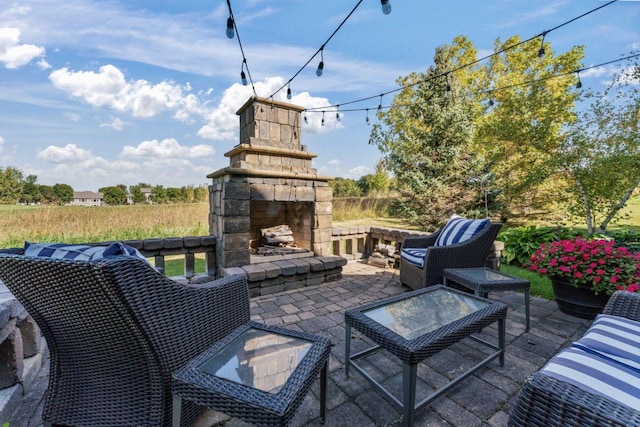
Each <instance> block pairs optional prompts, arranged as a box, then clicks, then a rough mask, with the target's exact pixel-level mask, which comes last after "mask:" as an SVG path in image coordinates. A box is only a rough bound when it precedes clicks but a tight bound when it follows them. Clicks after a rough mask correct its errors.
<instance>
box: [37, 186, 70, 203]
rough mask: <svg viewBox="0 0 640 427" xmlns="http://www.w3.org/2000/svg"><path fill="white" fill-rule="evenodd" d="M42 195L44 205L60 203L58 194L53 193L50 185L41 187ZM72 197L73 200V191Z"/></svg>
mask: <svg viewBox="0 0 640 427" xmlns="http://www.w3.org/2000/svg"><path fill="white" fill-rule="evenodd" d="M65 185H66V184H65ZM69 188H71V187H69ZM40 195H41V197H42V202H43V203H49V204H55V203H59V201H58V196H57V195H56V192H55V191H53V187H52V186H50V185H41V186H40ZM71 197H72V198H73V190H72V191H71ZM69 201H71V199H69ZM67 203H68V202H67Z"/></svg>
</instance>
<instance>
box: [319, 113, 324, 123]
mask: <svg viewBox="0 0 640 427" xmlns="http://www.w3.org/2000/svg"><path fill="white" fill-rule="evenodd" d="M320 125H321V126H324V111H323V112H322V121H321V122H320Z"/></svg>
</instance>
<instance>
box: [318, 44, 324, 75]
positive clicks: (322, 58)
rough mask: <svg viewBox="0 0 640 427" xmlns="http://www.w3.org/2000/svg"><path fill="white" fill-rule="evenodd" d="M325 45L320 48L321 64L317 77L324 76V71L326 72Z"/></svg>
mask: <svg viewBox="0 0 640 427" xmlns="http://www.w3.org/2000/svg"><path fill="white" fill-rule="evenodd" d="M323 52H324V45H323V46H322V47H321V48H320V63H319V64H318V68H317V69H316V76H318V77H320V76H322V70H324V53H323Z"/></svg>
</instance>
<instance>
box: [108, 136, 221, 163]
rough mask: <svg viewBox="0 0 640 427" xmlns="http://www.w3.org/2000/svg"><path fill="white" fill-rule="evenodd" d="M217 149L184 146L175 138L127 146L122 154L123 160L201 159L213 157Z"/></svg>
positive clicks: (207, 146)
mask: <svg viewBox="0 0 640 427" xmlns="http://www.w3.org/2000/svg"><path fill="white" fill-rule="evenodd" d="M214 153H215V149H214V148H213V147H212V146H210V145H196V146H194V147H186V146H182V145H180V144H179V143H178V141H176V140H175V139H173V138H167V139H164V140H162V141H158V140H157V139H154V140H152V141H143V142H141V143H140V144H138V145H137V146H135V147H134V146H132V145H125V146H124V148H123V149H122V152H121V154H120V157H121V158H129V157H143V158H154V159H172V160H175V159H180V158H201V157H205V156H213V154H214Z"/></svg>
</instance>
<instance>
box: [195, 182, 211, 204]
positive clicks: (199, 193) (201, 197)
mask: <svg viewBox="0 0 640 427" xmlns="http://www.w3.org/2000/svg"><path fill="white" fill-rule="evenodd" d="M208 197H209V189H208V188H207V187H205V186H198V187H195V188H194V189H193V201H194V202H196V203H198V202H206V201H207V199H208Z"/></svg>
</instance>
